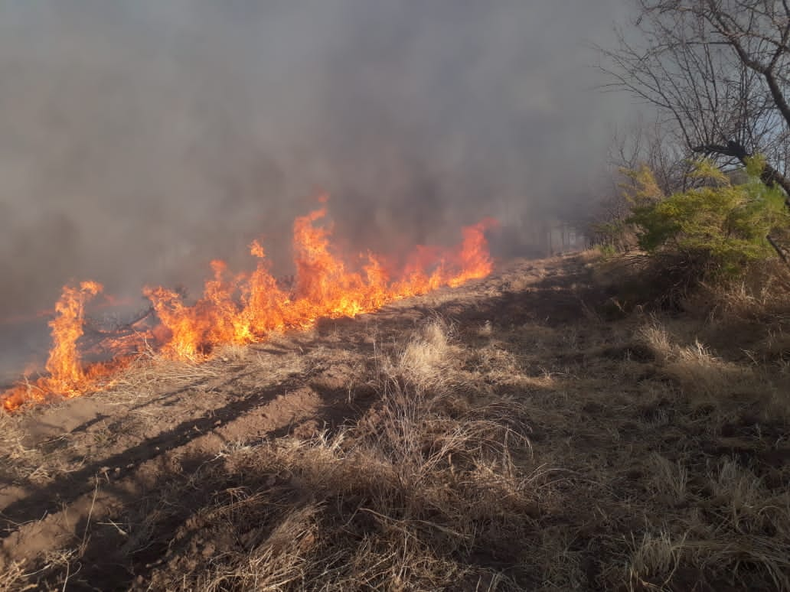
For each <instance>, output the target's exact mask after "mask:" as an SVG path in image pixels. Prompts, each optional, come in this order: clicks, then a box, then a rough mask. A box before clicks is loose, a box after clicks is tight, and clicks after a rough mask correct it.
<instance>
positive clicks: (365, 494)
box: [152, 320, 541, 591]
mask: <svg viewBox="0 0 790 592" xmlns="http://www.w3.org/2000/svg"><path fill="white" fill-rule="evenodd" d="M452 347H453V346H452V345H451V344H450V339H449V336H448V326H447V324H445V323H444V322H442V321H440V320H438V321H433V322H429V323H427V324H425V325H424V326H423V327H422V328H421V330H419V331H418V333H417V334H416V335H415V336H414V337H413V338H411V339H410V340H409V341H408V342H407V344H406V346H405V347H404V348H403V349H398V348H395V350H394V351H393V352H392V354H391V355H389V356H386V355H384V354H380V356H381V358H380V359H379V361H378V368H379V372H380V374H379V377H378V379H377V382H378V384H379V386H380V388H381V392H380V394H381V402H380V404H379V405H378V406H377V407H376V408H375V409H374V410H372V411H371V412H370V413H368V414H367V415H366V416H365V417H363V418H362V419H361V420H360V421H359V423H358V424H356V425H354V426H352V427H347V428H344V429H342V430H340V431H339V432H337V433H335V434H333V435H329V434H326V433H324V434H322V435H321V436H319V437H317V438H315V439H313V440H310V441H300V440H298V439H290V438H286V439H283V440H279V441H276V442H272V443H266V444H264V445H260V446H255V447H242V448H235V449H230V450H228V451H227V452H226V453H224V455H223V462H222V463H221V465H218V466H217V467H215V468H214V471H215V474H213V475H211V474H204V475H203V479H204V480H207V481H208V482H209V483H212V485H213V486H214V487H217V485H218V483H216V482H214V481H213V479H218V480H223V479H227V478H228V477H227V475H234V474H244V475H254V477H253V478H252V480H253V483H250V484H245V486H243V487H236V488H232V490H231V489H226V491H227V492H228V495H227V496H225V495H223V496H220V499H218V500H217V501H216V502H215V503H214V504H212V505H210V506H209V507H207V508H205V509H204V510H202V511H201V512H200V514H199V515H198V517H197V518H196V521H197V524H198V525H200V527H201V531H200V532H201V535H200V536H202V537H205V536H206V535H205V528H207V527H208V528H212V529H219V530H227V531H229V532H234V533H235V534H236V536H240V537H241V538H242V540H247V541H249V543H248V544H245V545H240V546H237V547H235V548H234V549H233V550H228V549H226V550H225V552H224V553H223V554H222V556H221V557H220V558H217V557H215V556H214V555H213V554H212V553H206V554H205V555H206V560H205V562H202V563H200V562H198V563H197V564H196V563H195V561H194V558H193V557H192V556H191V555H190V556H189V558H188V561H187V562H186V563H185V562H184V561H181V560H176V561H175V562H173V563H172V564H171V565H169V566H168V567H167V568H165V569H162V570H159V571H158V572H156V573H155V574H154V576H153V578H152V582H153V584H154V587H155V588H158V589H159V588H161V589H172V588H179V589H191V590H210V591H213V590H251V589H256V590H261V589H263V590H266V589H271V590H275V589H276V590H280V589H321V590H348V589H354V590H357V589H448V588H451V587H454V586H466V587H468V588H469V589H487V590H515V589H519V587H518V586H517V585H516V584H515V583H514V581H513V580H512V579H511V578H510V577H509V576H508V575H506V574H505V573H503V572H501V571H500V570H497V569H494V568H493V566H492V567H485V566H484V565H479V566H477V567H473V566H472V565H471V564H470V562H469V558H470V557H471V556H473V555H475V554H480V555H481V556H483V555H488V554H491V553H495V552H496V549H500V550H501V551H502V552H507V553H513V550H512V549H507V546H508V545H517V544H518V541H519V539H520V537H521V536H523V533H524V532H525V530H526V529H527V528H528V527H529V524H530V518H529V516H530V513H531V512H534V507H535V504H536V503H537V500H536V495H535V487H536V485H540V483H541V477H540V475H535V474H533V475H528V474H524V473H523V472H522V471H521V470H519V469H518V468H517V467H516V466H515V464H514V463H513V460H512V458H511V454H510V452H511V448H512V447H514V446H515V447H518V448H522V447H524V446H526V445H528V441H527V439H526V431H527V427H526V426H524V425H523V424H520V423H519V422H518V420H516V419H514V418H510V420H509V421H508V422H507V423H503V422H501V421H500V420H501V418H502V414H503V413H507V411H508V410H507V409H502V408H501V407H497V408H480V409H474V410H473V409H472V408H471V407H465V406H464V405H463V403H462V402H459V401H457V400H453V397H451V395H452V394H453V393H452V392H451V391H450V390H449V389H450V386H449V385H450V382H448V380H446V379H445V378H444V375H446V374H447V368H448V364H449V363H450V361H449V359H448V358H449V354H450V352H451V351H452ZM294 500H298V501H294ZM196 535H197V532H196V528H195V527H194V526H192V527H191V528H188V529H185V530H184V531H183V532H182V533H180V535H179V536H181V537H192V536H196ZM210 538H211V537H209V539H210ZM176 545H177V546H181V545H180V543H179V542H178V537H177V541H176ZM185 559H186V558H185ZM483 563H485V562H483Z"/></svg>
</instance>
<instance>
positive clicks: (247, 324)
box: [0, 197, 495, 411]
mask: <svg viewBox="0 0 790 592" xmlns="http://www.w3.org/2000/svg"><path fill="white" fill-rule="evenodd" d="M326 199H327V198H326V197H323V198H321V200H320V201H322V202H325V201H326ZM326 215H327V210H326V207H322V208H320V209H318V210H315V211H313V212H311V213H310V214H308V215H306V216H302V217H299V218H297V219H296V221H295V222H294V236H293V253H294V264H295V267H296V276H295V286H294V288H293V290H290V289H287V288H284V287H282V286H281V285H280V284H278V282H277V280H276V279H275V278H274V276H272V274H271V273H270V270H269V266H268V264H267V262H266V258H265V257H266V256H265V252H264V249H263V247H262V246H261V244H260V243H259V242H258V241H253V243H252V244H251V245H250V253H251V255H252V256H254V257H255V258H256V259H257V261H258V264H257V267H256V269H255V270H254V271H253V272H251V273H237V274H233V273H230V272H229V271H228V268H227V265H226V264H225V263H224V262H223V261H218V260H217V261H212V263H211V267H212V270H213V277H212V278H211V279H209V280H207V281H206V282H205V288H204V293H203V297H202V298H200V299H199V300H198V301H197V302H195V303H194V304H191V305H190V304H188V303H186V302H185V301H184V298H183V294H181V293H179V292H178V291H174V290H169V289H167V288H164V287H161V286H159V287H146V288H145V289H144V290H143V293H144V295H145V296H146V298H148V299H149V300H150V301H151V306H152V310H153V311H154V312H155V313H156V317H157V319H158V324H157V325H156V326H154V327H147V328H146V327H144V326H140V327H139V328H137V329H136V330H135V332H134V333H133V334H130V335H127V336H126V338H125V339H122V340H118V339H116V340H113V339H108V340H107V341H106V342H105V344H104V345H105V347H106V348H107V349H108V350H109V351H110V353H111V354H116V355H115V359H114V360H113V361H112V362H109V363H102V364H92V365H88V366H84V365H83V363H82V352H81V351H80V349H79V347H78V341H79V339H80V337H82V335H83V333H84V321H85V307H86V304H87V302H88V300H90V298H92V297H93V296H95V295H96V294H98V293H99V292H101V291H102V289H103V288H102V286H101V285H100V284H98V283H96V282H82V283H81V284H79V286H71V285H67V286H65V287H64V288H63V294H62V296H61V298H60V300H59V301H58V303H57V304H56V306H55V317H54V318H53V319H52V320H51V321H50V323H49V326H50V327H51V329H52V340H53V346H52V349H51V351H50V354H49V359H48V361H47V364H46V370H47V372H48V375H47V376H44V377H42V378H40V379H38V380H36V381H33V382H31V381H28V380H25V381H24V382H23V383H21V384H19V385H18V386H16V387H14V388H12V389H10V390H9V391H7V392H5V393H3V394H0V402H2V406H3V408H4V409H5V410H6V411H14V410H16V409H18V408H19V407H20V406H22V405H23V404H25V403H29V402H44V401H46V400H49V399H52V398H53V397H58V396H59V397H63V398H73V397H77V396H81V395H84V394H86V393H88V392H94V391H96V390H98V389H100V388H107V387H109V386H111V385H112V384H113V381H114V380H115V374H116V373H117V371H118V370H119V369H121V368H123V367H124V366H125V365H126V364H127V363H128V362H129V358H130V356H129V355H124V356H121V355H120V353H121V352H123V351H127V350H128V349H129V348H130V347H131V348H132V349H136V350H137V351H138V352H142V351H145V350H147V349H150V348H151V347H154V348H155V349H156V350H157V351H158V352H160V353H161V355H163V356H165V357H167V358H169V359H172V360H192V361H197V360H203V359H205V358H206V357H207V356H208V355H209V354H211V353H212V351H213V350H214V349H215V348H217V347H222V346H227V345H245V344H249V343H259V342H262V341H265V340H266V339H268V337H269V336H270V335H271V334H272V333H277V332H282V331H283V330H286V329H306V328H309V327H312V326H313V325H315V323H316V322H317V321H318V320H319V319H321V318H330V319H332V318H339V317H354V316H357V315H359V314H362V313H366V312H372V311H375V310H378V309H380V308H381V307H382V306H384V305H385V304H387V303H389V302H392V301H395V300H400V299H404V298H408V297H410V296H416V295H422V294H425V293H427V292H429V291H431V290H435V289H437V288H439V287H442V286H451V287H458V286H460V285H461V284H463V283H464V282H466V281H468V280H471V279H479V278H483V277H485V276H487V275H488V274H489V273H490V272H491V268H492V262H491V258H490V256H489V254H488V248H487V243H486V239H485V235H484V232H485V231H486V230H487V229H489V228H490V227H492V226H494V225H495V222H494V221H493V220H484V221H482V222H480V223H478V224H477V225H475V226H470V227H467V228H464V229H463V238H464V240H463V243H462V244H461V245H460V246H458V247H457V248H456V249H440V248H437V247H425V246H419V247H417V248H416V249H415V250H414V252H413V253H412V254H411V255H409V256H408V257H407V258H406V264H405V266H404V267H403V268H402V269H400V270H399V271H395V270H393V269H392V266H391V265H389V266H388V265H385V264H384V263H383V259H382V258H381V257H380V256H377V255H374V254H372V253H370V252H368V253H367V254H365V255H364V256H362V255H360V259H361V260H363V261H364V263H363V264H362V270H361V271H353V270H350V269H349V265H348V264H347V263H346V262H345V261H344V260H343V259H342V258H341V257H340V256H339V255H338V254H337V253H336V252H335V250H334V249H333V248H332V245H331V244H330V238H331V231H330V229H329V228H328V227H326V226H320V225H319V224H318V223H319V222H320V221H321V220H322V219H324V218H325V217H326ZM143 318H145V317H143ZM141 320H142V319H141ZM135 344H136V345H135ZM132 357H133V356H132Z"/></svg>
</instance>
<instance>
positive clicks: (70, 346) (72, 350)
mask: <svg viewBox="0 0 790 592" xmlns="http://www.w3.org/2000/svg"><path fill="white" fill-rule="evenodd" d="M101 291H102V286H101V284H98V283H96V282H90V281H88V282H82V283H81V284H80V285H79V286H78V287H73V286H65V287H64V288H63V294H62V295H61V297H60V300H58V302H57V304H55V317H54V318H53V319H52V320H51V321H50V322H49V326H50V328H51V329H52V341H53V344H54V345H53V347H52V349H51V350H50V352H49V359H47V364H46V369H47V372H49V376H46V377H43V378H40V379H39V380H37V381H36V382H35V383H33V384H24V385H19V386H17V387H15V388H12V389H11V390H9V391H7V392H6V393H4V395H3V397H2V402H3V408H4V409H5V410H6V411H13V410H14V409H16V408H18V407H19V406H20V405H22V404H23V403H25V402H27V401H31V400H32V401H43V400H45V399H46V397H47V396H48V395H50V394H56V395H60V396H62V397H64V398H67V399H68V398H72V397H77V396H79V395H81V394H83V393H84V392H85V391H86V390H87V389H90V387H91V386H92V383H93V380H92V379H93V378H95V376H96V371H95V369H96V368H98V367H94V368H93V370H94V371H93V372H86V371H85V370H84V369H83V367H82V361H81V356H80V352H79V349H78V348H77V341H78V340H79V338H80V337H82V333H83V319H84V315H85V303H86V302H87V301H88V300H90V299H91V298H93V297H94V296H96V294H98V293H99V292H101Z"/></svg>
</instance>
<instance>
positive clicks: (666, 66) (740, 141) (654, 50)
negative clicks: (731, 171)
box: [604, 0, 790, 207]
mask: <svg viewBox="0 0 790 592" xmlns="http://www.w3.org/2000/svg"><path fill="white" fill-rule="evenodd" d="M636 2H637V4H638V7H639V15H638V17H637V19H636V20H635V22H634V24H635V26H636V28H637V30H638V32H639V33H640V34H639V35H631V34H630V33H628V32H621V34H620V36H619V44H618V45H619V46H618V47H617V49H614V50H610V51H604V54H605V55H606V57H607V58H608V60H607V61H608V65H607V66H606V67H605V70H606V71H607V72H609V73H610V74H611V75H613V76H614V83H613V86H614V87H617V88H620V89H626V90H628V91H630V92H631V93H633V94H634V95H636V96H637V97H639V98H641V99H643V100H645V101H647V102H648V103H650V104H652V105H654V106H656V107H657V108H658V109H659V111H660V112H661V113H662V114H663V117H664V119H665V120H667V121H669V122H671V123H672V124H673V125H674V128H675V129H676V130H677V136H678V140H679V141H680V142H681V143H682V144H683V145H685V146H686V148H687V149H688V150H690V151H691V152H693V153H697V154H705V155H708V156H710V157H712V158H715V159H717V160H718V161H719V162H720V164H722V165H725V166H726V165H728V164H732V163H735V162H740V163H745V162H746V160H747V159H748V158H749V157H750V156H752V155H754V154H757V153H759V154H762V155H763V156H764V157H765V158H766V161H767V162H766V167H765V169H764V172H763V181H764V182H766V183H767V184H770V185H779V186H780V187H782V188H783V189H784V191H785V193H786V194H788V196H789V197H788V201H787V203H788V207H790V176H788V174H789V173H790V170H789V169H790V104H788V100H790V78H789V77H790V45H788V41H790V0H636Z"/></svg>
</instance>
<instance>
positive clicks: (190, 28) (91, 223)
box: [0, 0, 634, 338]
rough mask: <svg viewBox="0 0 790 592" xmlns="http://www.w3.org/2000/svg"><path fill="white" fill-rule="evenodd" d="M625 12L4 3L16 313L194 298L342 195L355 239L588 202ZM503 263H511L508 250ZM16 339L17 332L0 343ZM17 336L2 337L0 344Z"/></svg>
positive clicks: (449, 239) (0, 37)
mask: <svg viewBox="0 0 790 592" xmlns="http://www.w3.org/2000/svg"><path fill="white" fill-rule="evenodd" d="M627 15H628V0H552V1H551V2H548V1H545V0H492V1H490V2H480V1H473V0H431V1H430V2H428V1H424V0H394V1H390V2H377V1H373V0H267V1H260V0H222V1H220V0H135V1H134V2H132V1H128V0H0V80H2V87H0V272H1V273H2V275H1V276H0V278H1V279H0V282H2V285H1V286H0V287H1V288H2V289H1V290H0V317H3V316H13V315H19V314H25V313H28V312H31V311H34V310H39V309H41V308H47V307H51V306H52V304H53V303H54V301H55V300H56V299H57V297H58V295H59V293H60V287H61V286H62V285H63V284H64V283H66V282H68V281H74V280H81V279H94V280H96V281H99V282H101V283H103V284H105V285H106V287H107V290H108V291H110V292H113V293H116V294H121V295H139V293H140V288H141V286H142V285H144V284H159V283H161V284H165V285H169V286H173V285H176V284H185V285H191V284H194V282H196V281H201V280H202V279H203V278H204V277H205V276H206V275H207V273H208V262H209V261H210V260H211V259H213V258H223V259H226V260H228V261H229V262H230V263H231V265H232V266H233V267H235V268H243V267H244V266H245V265H249V264H248V261H249V257H248V256H247V251H246V246H247V245H248V244H249V243H250V241H251V240H252V239H254V238H258V237H262V239H263V243H264V244H265V245H266V247H267V252H268V253H269V254H270V255H271V256H272V259H273V261H274V265H275V267H276V269H275V270H276V271H281V272H282V273H287V272H288V269H287V264H286V261H287V260H288V257H289V246H290V231H291V224H292V221H293V218H294V216H296V215H299V214H304V213H306V212H308V211H309V210H311V209H313V208H314V207H315V206H316V204H317V200H316V197H317V195H318V194H319V193H320V192H322V191H326V192H328V193H329V194H330V195H331V197H330V201H329V208H330V212H331V214H332V218H333V221H334V231H335V234H336V235H337V237H338V241H339V243H340V244H341V245H342V246H343V247H344V248H347V249H350V250H356V251H359V250H366V249H368V248H371V249H373V250H374V251H377V252H383V253H398V252H403V251H405V250H406V249H408V247H409V246H411V245H413V244H415V243H442V244H452V243H454V242H456V241H458V240H459V238H460V227H461V226H462V225H465V224H470V223H474V222H476V221H477V220H479V219H480V218H483V217H486V216H493V217H496V218H498V219H500V220H501V221H502V222H503V224H504V225H505V226H506V227H508V228H510V229H511V230H513V231H514V232H512V233H511V236H513V235H518V234H519V233H521V234H522V235H526V234H528V233H530V232H533V231H534V222H535V221H537V220H541V219H543V218H545V217H549V216H552V215H554V213H556V212H557V211H562V210H563V209H567V208H568V207H571V204H573V206H572V207H574V208H576V207H578V204H579V203H582V204H583V203H591V202H592V200H593V198H594V196H593V195H592V194H593V188H594V186H595V184H596V182H597V181H598V179H599V178H600V174H601V170H602V168H603V166H604V165H605V162H604V161H605V156H606V147H607V146H608V144H609V143H610V141H611V135H612V127H613V126H614V125H617V124H618V122H620V121H622V120H624V119H625V118H627V117H628V116H629V115H630V114H631V113H632V111H633V109H634V106H633V105H632V104H631V102H630V99H629V98H628V97H625V96H619V95H613V94H606V93H603V92H601V90H600V88H599V86H600V84H601V83H602V82H604V80H603V78H602V75H601V74H600V72H599V71H598V70H597V69H596V68H595V65H596V63H597V62H598V56H597V55H596V52H595V50H594V49H593V45H595V44H598V45H604V46H606V45H612V44H613V43H614V35H613V32H612V31H613V22H615V21H622V20H623V19H625V18H626V17H627ZM505 251H506V249H505ZM3 331H6V332H8V331H9V329H8V328H7V326H5V325H0V333H2V332H3ZM1 337H2V335H0V338H1Z"/></svg>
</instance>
